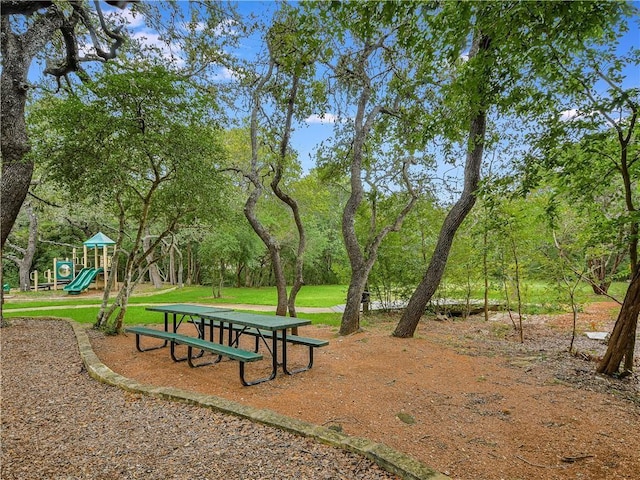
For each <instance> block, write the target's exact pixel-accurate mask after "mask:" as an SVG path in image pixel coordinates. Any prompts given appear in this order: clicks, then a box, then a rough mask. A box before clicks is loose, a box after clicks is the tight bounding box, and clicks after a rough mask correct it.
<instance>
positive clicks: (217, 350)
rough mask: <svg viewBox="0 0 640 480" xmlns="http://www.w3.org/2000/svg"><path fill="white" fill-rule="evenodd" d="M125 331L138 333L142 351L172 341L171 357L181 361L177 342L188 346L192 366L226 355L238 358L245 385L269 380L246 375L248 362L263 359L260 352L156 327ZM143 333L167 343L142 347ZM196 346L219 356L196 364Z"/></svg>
mask: <svg viewBox="0 0 640 480" xmlns="http://www.w3.org/2000/svg"><path fill="white" fill-rule="evenodd" d="M125 331H126V332H129V333H134V334H135V335H136V348H137V349H138V350H139V351H140V352H146V351H149V350H154V349H156V348H162V347H164V346H165V344H166V342H171V358H173V360H174V361H181V360H184V359H179V358H177V357H176V356H175V351H174V345H175V344H179V345H185V346H186V347H187V356H186V360H187V362H188V363H189V366H190V367H202V366H204V365H212V364H214V363H218V362H219V361H220V360H221V359H222V357H223V356H224V357H227V358H230V359H232V360H237V361H238V362H239V366H240V381H241V382H242V384H243V385H245V386H249V385H255V384H257V383H261V382H263V381H266V380H268V378H264V379H258V380H252V381H247V380H246V379H245V377H244V364H245V363H246V362H255V361H257V360H261V359H262V355H261V354H260V353H257V352H250V351H248V350H243V349H241V348H237V347H231V346H229V345H222V344H220V343H213V342H209V341H207V340H203V339H202V338H197V337H190V336H188V335H182V334H180V333H175V332H167V331H165V330H156V329H154V328H146V327H127V328H125ZM143 335H144V336H148V337H154V338H159V339H161V340H164V341H165V344H163V345H160V346H155V347H148V348H142V346H141V345H140V336H143ZM194 348H197V349H199V350H200V351H201V352H204V351H207V352H211V353H213V354H215V355H218V358H217V360H215V361H213V362H207V363H200V364H195V363H193V359H194V358H197V356H196V357H194V356H193V349H194ZM201 354H202V353H201Z"/></svg>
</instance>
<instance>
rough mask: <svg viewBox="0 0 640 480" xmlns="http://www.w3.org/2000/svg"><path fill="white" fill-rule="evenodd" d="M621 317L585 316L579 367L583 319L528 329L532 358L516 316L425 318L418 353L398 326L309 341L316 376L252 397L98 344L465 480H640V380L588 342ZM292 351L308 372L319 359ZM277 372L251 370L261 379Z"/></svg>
mask: <svg viewBox="0 0 640 480" xmlns="http://www.w3.org/2000/svg"><path fill="white" fill-rule="evenodd" d="M616 314H617V306H616V304H614V303H600V304H595V305H591V306H590V307H588V309H587V311H586V312H583V313H581V314H580V317H579V323H578V335H577V338H576V344H575V346H576V347H577V350H578V352H579V354H578V355H570V354H569V353H568V352H567V348H568V346H569V341H570V338H571V323H572V319H571V316H570V315H539V316H531V317H529V318H527V319H526V321H525V324H524V332H525V343H524V344H520V343H519V335H518V334H517V333H516V332H515V331H514V330H513V327H512V325H511V320H510V319H509V317H508V316H507V315H506V314H504V313H499V314H498V313H496V314H494V315H493V316H492V318H491V320H490V321H489V322H488V323H487V322H485V321H484V320H483V318H471V319H468V320H455V321H454V320H448V321H436V320H428V319H426V318H425V319H424V320H423V321H422V322H421V324H420V326H419V329H418V332H417V335H416V337H415V338H412V339H398V338H393V337H391V336H390V332H391V331H392V329H393V327H394V326H395V323H396V321H397V316H394V315H378V316H374V317H371V318H370V319H369V320H368V321H367V323H366V326H365V328H364V329H363V331H362V332H359V333H357V334H354V335H351V336H348V337H338V336H337V331H336V329H334V328H331V327H321V326H317V327H316V326H314V327H304V328H303V329H301V334H303V335H307V336H314V337H317V338H326V339H329V340H330V344H329V346H328V347H325V348H322V349H320V350H319V351H318V352H317V353H316V357H315V363H314V367H313V368H312V369H311V370H310V371H307V372H304V373H301V374H298V375H294V376H291V377H287V376H283V375H279V376H278V377H277V378H276V380H274V381H271V382H267V383H264V384H261V385H257V386H253V387H242V386H241V384H240V381H239V379H238V372H237V370H238V366H237V364H236V363H234V362H230V361H223V362H222V363H220V364H218V365H215V366H207V367H203V368H196V369H191V368H189V366H188V365H187V364H186V362H183V363H174V362H172V361H171V359H170V357H169V355H168V352H167V351H166V349H160V350H155V351H150V352H144V353H140V352H138V351H136V349H135V336H132V335H119V336H110V337H105V336H103V335H101V334H99V333H97V332H91V334H90V335H91V338H92V343H93V346H94V349H95V351H96V353H97V355H98V356H99V357H100V359H101V360H102V361H103V362H104V363H105V364H107V365H108V366H109V367H110V368H112V369H113V370H114V371H116V372H118V373H120V374H122V375H125V376H127V377H130V378H134V379H136V380H138V381H140V382H144V383H148V384H154V385H166V386H175V387H179V388H183V389H189V390H193V391H197V392H202V393H207V394H212V395H217V396H220V397H224V398H227V399H230V400H235V401H238V402H242V403H245V404H248V405H252V406H254V407H259V408H267V409H271V410H275V411H277V412H280V413H282V414H285V415H288V416H291V417H296V418H300V419H302V420H305V421H308V422H313V423H315V424H319V425H326V426H331V427H332V428H336V429H342V430H343V431H344V432H346V433H348V434H351V435H356V436H360V437H367V438H370V439H372V440H375V441H379V442H383V443H385V444H387V445H389V446H391V447H393V448H395V449H398V450H400V451H403V452H405V453H408V454H410V455H412V456H414V457H415V458H417V459H419V460H421V461H423V462H424V463H426V464H428V465H429V466H431V467H433V468H435V469H437V470H439V471H441V472H443V473H445V474H447V475H450V476H451V477H452V478H454V479H487V480H488V479H514V480H515V479H567V478H580V479H613V478H616V479H637V478H640V450H639V449H638V432H639V431H640V378H639V377H638V375H637V374H634V375H632V376H630V377H627V378H625V379H622V380H617V379H611V378H608V377H602V376H598V375H595V373H594V372H595V366H596V364H595V361H594V359H596V358H597V357H598V356H601V355H602V354H603V353H604V351H605V349H606V345H605V344H604V343H603V342H601V341H597V340H590V339H588V338H587V337H586V336H585V335H584V334H583V332H585V331H610V329H611V327H612V325H613V322H614V320H615V318H616ZM181 328H186V327H181ZM145 340H146V341H148V342H152V341H153V340H152V339H145ZM637 344H640V342H638V343H637ZM293 350H294V354H293V356H292V358H293V359H294V360H295V361H298V362H299V363H302V362H303V359H304V356H305V355H306V349H303V348H301V347H300V348H298V347H296V348H294V349H293ZM636 358H637V357H636ZM266 363H267V362H257V364H249V365H248V366H247V370H248V377H249V378H251V377H252V375H255V376H258V375H261V374H262V373H263V372H261V371H260V368H262V367H261V366H260V365H259V364H266ZM636 365H637V364H636ZM636 371H637V367H636Z"/></svg>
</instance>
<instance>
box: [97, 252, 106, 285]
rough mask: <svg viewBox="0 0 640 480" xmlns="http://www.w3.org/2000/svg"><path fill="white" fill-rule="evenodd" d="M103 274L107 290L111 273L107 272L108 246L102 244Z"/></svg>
mask: <svg viewBox="0 0 640 480" xmlns="http://www.w3.org/2000/svg"><path fill="white" fill-rule="evenodd" d="M96 250H97V249H96ZM102 275H103V278H104V288H105V290H106V288H107V280H108V277H109V274H108V273H107V246H106V245H103V246H102Z"/></svg>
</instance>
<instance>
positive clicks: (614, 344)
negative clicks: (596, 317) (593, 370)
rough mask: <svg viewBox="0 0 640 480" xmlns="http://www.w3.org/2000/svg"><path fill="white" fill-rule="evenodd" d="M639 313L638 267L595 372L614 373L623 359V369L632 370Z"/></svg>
mask: <svg viewBox="0 0 640 480" xmlns="http://www.w3.org/2000/svg"><path fill="white" fill-rule="evenodd" d="M638 314H640V269H636V271H635V273H634V275H633V278H632V279H631V283H630V284H629V288H628V289H627V294H626V295H625V297H624V302H623V303H622V308H621V309H620V313H619V314H618V319H617V320H616V324H615V326H614V327H613V331H612V332H611V337H610V338H609V344H608V347H607V352H606V353H605V355H604V357H603V358H602V360H601V361H600V363H599V364H598V368H597V372H598V373H604V374H607V375H614V374H616V373H618V371H619V370H620V364H621V363H622V360H623V359H624V371H627V372H631V371H633V358H634V350H635V346H636V329H637V326H638Z"/></svg>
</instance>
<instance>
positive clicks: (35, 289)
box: [25, 270, 38, 292]
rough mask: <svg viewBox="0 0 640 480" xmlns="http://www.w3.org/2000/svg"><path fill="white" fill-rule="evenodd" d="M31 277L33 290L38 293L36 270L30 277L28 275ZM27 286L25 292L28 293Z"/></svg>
mask: <svg viewBox="0 0 640 480" xmlns="http://www.w3.org/2000/svg"><path fill="white" fill-rule="evenodd" d="M29 276H30V277H31V280H33V290H34V291H36V292H37V291H38V270H34V271H33V272H31V275H29ZM29 289H30V288H29V285H25V291H26V292H28V291H29Z"/></svg>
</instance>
